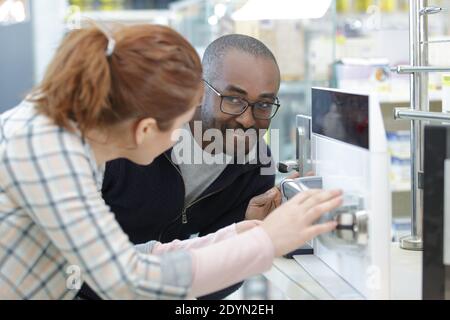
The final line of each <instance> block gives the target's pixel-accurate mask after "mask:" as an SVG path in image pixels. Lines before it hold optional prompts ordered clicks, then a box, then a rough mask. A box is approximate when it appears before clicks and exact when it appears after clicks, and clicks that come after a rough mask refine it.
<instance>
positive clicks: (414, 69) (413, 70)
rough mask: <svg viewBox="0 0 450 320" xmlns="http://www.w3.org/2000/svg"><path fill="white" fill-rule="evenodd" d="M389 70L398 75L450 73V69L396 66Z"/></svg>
mask: <svg viewBox="0 0 450 320" xmlns="http://www.w3.org/2000/svg"><path fill="white" fill-rule="evenodd" d="M422 43H429V41H424V42H422ZM390 70H391V71H392V72H396V73H398V74H405V73H419V72H448V71H450V67H432V66H406V65H400V66H396V67H391V68H390Z"/></svg>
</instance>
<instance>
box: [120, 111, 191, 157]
mask: <svg viewBox="0 0 450 320" xmlns="http://www.w3.org/2000/svg"><path fill="white" fill-rule="evenodd" d="M194 113H195V108H190V109H189V111H187V112H185V113H184V114H182V115H180V116H178V117H177V118H176V119H175V120H174V121H173V122H172V127H171V128H169V129H167V130H164V131H163V130H160V129H159V128H158V126H157V125H156V122H154V125H150V126H147V127H145V123H143V122H145V121H147V120H149V119H144V120H142V121H141V122H140V123H139V124H138V125H137V128H136V129H135V136H136V141H137V147H136V148H134V149H132V150H126V151H125V152H124V154H123V157H125V158H127V159H128V160H130V161H133V162H134V163H136V164H139V165H149V164H150V163H152V162H153V160H154V159H155V158H157V157H158V156H160V155H161V154H162V153H163V152H165V151H167V150H168V149H170V148H171V147H173V145H174V144H175V143H176V142H177V140H178V136H179V134H178V133H179V132H178V130H179V129H181V128H182V127H183V126H184V125H185V124H186V123H188V122H189V121H190V120H191V119H192V117H193V116H194ZM151 120H153V119H151ZM153 121H154V120H153ZM150 123H152V122H150ZM142 126H144V127H142Z"/></svg>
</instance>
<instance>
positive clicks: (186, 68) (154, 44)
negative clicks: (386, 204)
mask: <svg viewBox="0 0 450 320" xmlns="http://www.w3.org/2000/svg"><path fill="white" fill-rule="evenodd" d="M114 39H115V41H117V43H116V44H115V48H114V51H113V52H112V55H111V56H108V55H107V49H108V43H111V41H108V40H109V39H108V36H107V35H106V34H105V33H104V32H103V31H102V30H101V29H100V28H98V27H90V28H87V29H81V30H75V31H73V32H71V33H70V34H69V35H68V36H67V37H66V38H65V39H64V40H63V42H62V44H61V46H60V47H59V49H58V51H57V53H56V55H55V57H54V59H53V61H52V62H51V64H50V66H49V67H48V69H47V73H46V74H45V77H44V79H43V81H42V83H41V84H40V85H39V86H38V87H37V88H36V89H35V90H34V91H33V93H32V95H31V98H30V100H31V101H32V102H34V103H35V104H36V106H37V108H38V109H39V111H40V112H42V113H44V114H45V115H47V116H48V117H50V118H51V119H53V120H54V122H55V123H56V124H57V125H59V126H62V127H65V128H69V129H70V128H71V127H72V126H71V125H70V123H71V121H74V122H76V124H77V126H78V128H79V129H80V130H81V131H82V132H84V131H85V130H87V129H91V128H105V127H107V126H110V125H114V124H116V123H119V122H121V121H124V120H128V119H139V118H144V117H153V118H155V119H157V120H158V125H159V126H160V128H162V129H164V128H165V127H167V126H168V124H170V123H171V121H172V120H173V119H174V118H175V117H177V116H178V115H181V114H182V113H184V112H186V111H187V110H188V109H189V108H190V107H191V106H192V101H193V99H194V97H195V96H196V94H197V93H198V90H199V88H201V75H202V67H201V62H200V58H199V57H198V55H197V53H196V51H195V49H194V48H193V47H192V46H191V45H190V44H189V43H188V42H187V41H186V40H185V39H184V38H183V37H182V36H181V35H179V34H178V33H177V32H175V31H174V30H172V29H170V28H167V27H163V26H157V25H134V26H124V27H121V28H119V29H117V30H116V31H115V32H114ZM110 53H111V52H110Z"/></svg>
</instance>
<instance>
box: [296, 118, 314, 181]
mask: <svg viewBox="0 0 450 320" xmlns="http://www.w3.org/2000/svg"><path fill="white" fill-rule="evenodd" d="M296 125H297V136H296V144H297V147H296V153H297V154H296V155H297V159H298V162H299V165H300V168H299V172H300V175H301V176H304V175H306V174H307V173H308V171H311V169H312V167H311V117H309V116H305V115H297V118H296Z"/></svg>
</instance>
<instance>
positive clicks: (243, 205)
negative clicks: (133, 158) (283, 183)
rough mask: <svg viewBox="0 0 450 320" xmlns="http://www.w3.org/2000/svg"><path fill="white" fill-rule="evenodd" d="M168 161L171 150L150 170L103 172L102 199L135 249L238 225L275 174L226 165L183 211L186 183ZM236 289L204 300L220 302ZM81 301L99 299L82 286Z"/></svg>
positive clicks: (113, 167)
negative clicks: (251, 201)
mask: <svg viewBox="0 0 450 320" xmlns="http://www.w3.org/2000/svg"><path fill="white" fill-rule="evenodd" d="M170 155H171V150H169V151H167V152H166V153H164V154H162V155H161V156H159V157H158V158H156V159H155V160H154V162H153V163H152V164H151V165H149V166H139V165H136V164H134V163H132V162H130V161H128V160H124V159H120V160H115V161H112V162H109V163H108V164H107V166H106V172H105V177H104V181H103V187H102V193H103V198H104V199H105V201H106V203H107V204H108V205H109V206H110V207H111V210H112V212H114V214H115V216H116V219H117V221H118V222H119V224H120V225H121V227H122V229H123V230H124V232H125V233H126V234H128V236H129V238H130V240H131V241H132V242H133V243H135V244H140V243H145V242H148V241H151V240H158V241H160V242H163V243H164V242H170V241H172V240H175V239H180V240H184V239H188V238H189V237H190V236H191V235H192V234H197V233H199V236H203V235H207V234H209V233H212V232H215V231H217V230H219V229H221V228H223V227H225V226H228V225H230V224H232V223H235V222H239V221H242V220H244V218H245V212H246V209H247V206H248V203H249V201H250V199H251V198H252V197H254V196H257V195H260V194H262V193H264V192H266V191H267V190H269V189H270V188H272V187H273V186H274V183H275V176H274V175H273V174H272V175H261V174H260V171H261V168H262V167H267V166H268V165H264V166H263V165H262V164H260V163H258V164H245V165H237V164H229V165H228V166H227V167H226V168H225V170H224V171H223V172H222V174H221V175H220V176H219V178H217V179H216V181H214V182H213V183H212V184H211V185H210V186H209V187H208V188H207V189H206V190H205V191H204V192H203V194H202V195H201V196H200V197H199V198H198V199H197V200H196V201H194V202H193V204H191V205H189V206H188V207H185V206H184V199H185V187H184V181H183V178H182V176H181V172H180V170H179V168H178V166H176V165H175V164H174V163H173V162H172V161H171V158H170ZM240 285H241V284H238V285H235V286H233V287H231V288H228V289H225V290H222V291H220V292H217V293H214V294H211V295H208V296H207V297H203V298H204V299H222V298H224V297H226V296H227V295H229V294H231V293H232V292H233V291H235V290H237V289H238V288H239V286H240ZM80 296H81V297H83V298H88V299H94V298H97V296H96V295H95V294H94V293H93V292H92V290H90V289H89V288H88V287H87V286H86V285H85V286H83V288H82V290H81V291H80Z"/></svg>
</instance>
